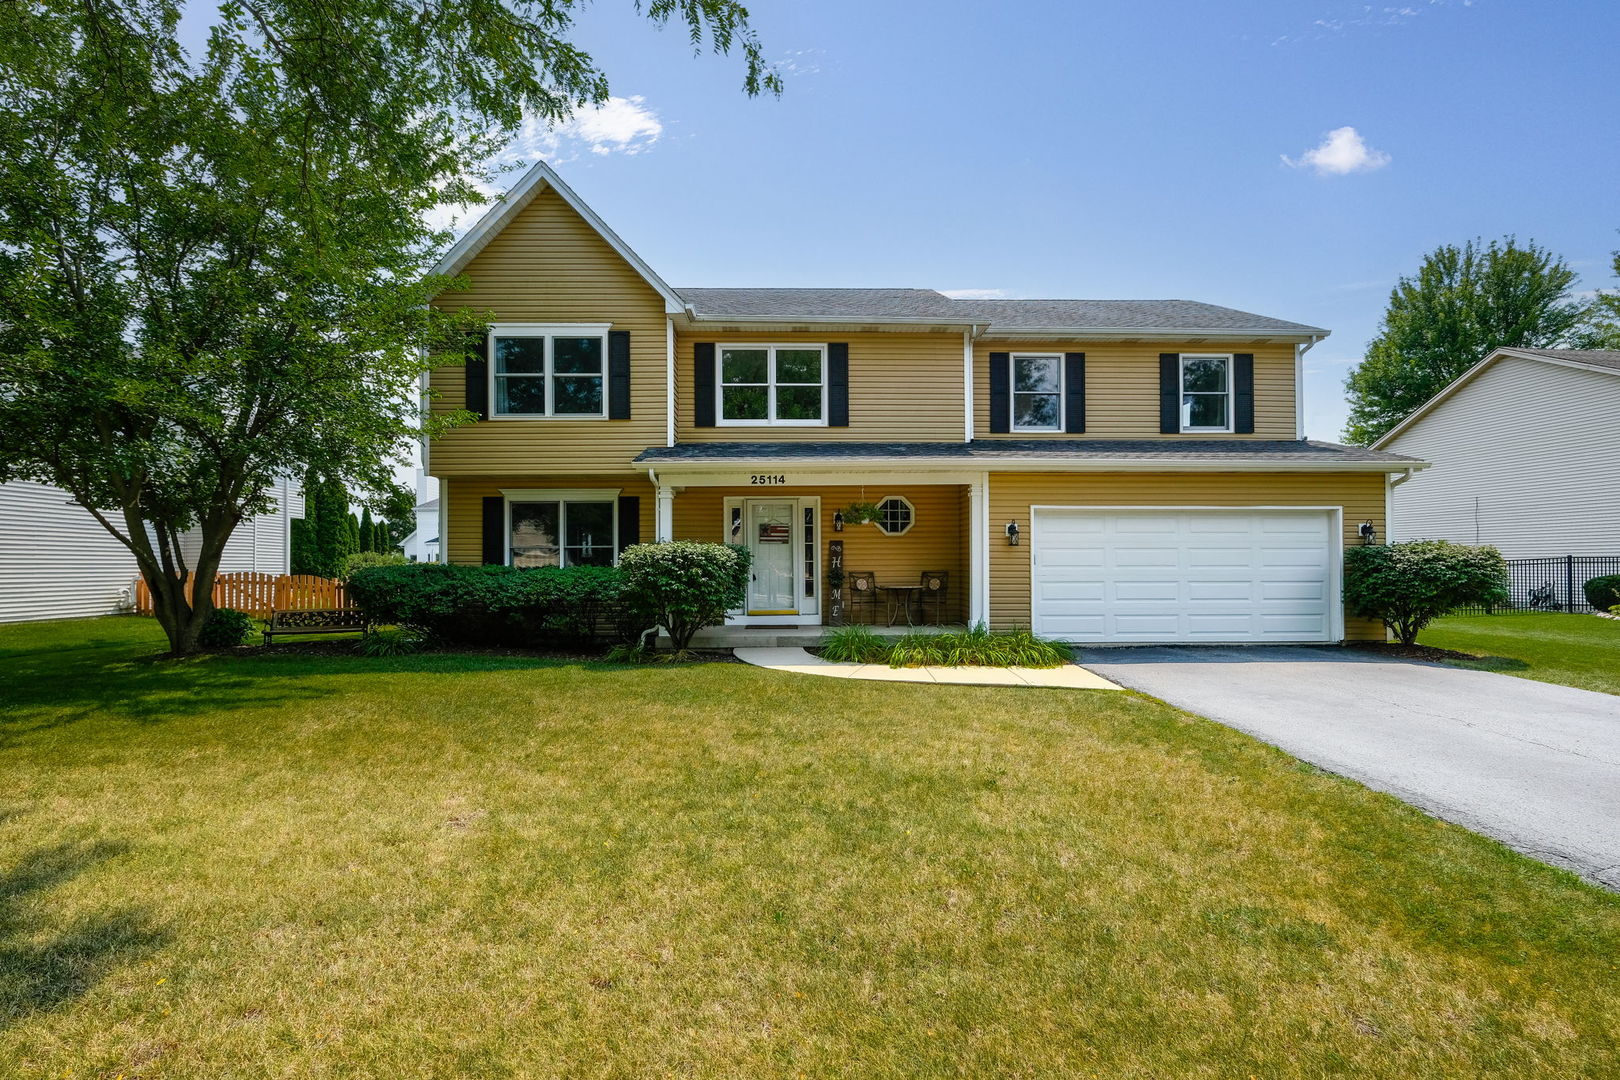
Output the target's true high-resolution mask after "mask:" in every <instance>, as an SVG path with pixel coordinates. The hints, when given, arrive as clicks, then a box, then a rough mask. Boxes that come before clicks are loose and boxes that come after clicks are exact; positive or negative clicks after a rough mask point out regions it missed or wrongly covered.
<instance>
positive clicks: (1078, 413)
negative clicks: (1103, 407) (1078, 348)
mask: <svg viewBox="0 0 1620 1080" xmlns="http://www.w3.org/2000/svg"><path fill="white" fill-rule="evenodd" d="M1063 430H1064V431H1066V432H1068V433H1069V434H1070V435H1079V434H1082V433H1083V432H1084V431H1085V430H1086V354H1085V353H1083V352H1072V353H1064V354H1063Z"/></svg>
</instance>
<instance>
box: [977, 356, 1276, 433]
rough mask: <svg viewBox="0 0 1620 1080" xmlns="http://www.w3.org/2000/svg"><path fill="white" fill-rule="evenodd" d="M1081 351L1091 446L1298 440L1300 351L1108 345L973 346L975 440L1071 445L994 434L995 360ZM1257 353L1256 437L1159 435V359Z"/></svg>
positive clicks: (1255, 360) (1255, 372)
mask: <svg viewBox="0 0 1620 1080" xmlns="http://www.w3.org/2000/svg"><path fill="white" fill-rule="evenodd" d="M992 352H1007V353H1056V354H1062V353H1066V352H1083V353H1085V354H1086V433H1085V435H1084V436H1083V437H1084V438H1088V439H1159V438H1177V439H1293V438H1296V437H1297V432H1296V429H1295V417H1294V347H1293V346H1292V345H1177V344H1141V343H1128V344H1120V343H1115V344H1109V343H1106V342H1104V343H1098V342H1084V343H1076V342H1073V341H1070V342H1061V341H1059V342H1052V341H1046V342H1008V341H996V340H995V339H993V338H986V339H983V340H980V341H976V342H974V343H973V436H974V438H976V439H1065V438H1075V436H1072V435H1065V434H1063V433H1061V432H1048V433H1042V432H1027V431H1026V432H1020V431H1012V432H1008V433H1007V434H1004V435H1003V434H991V432H990V354H991V353H992ZM1164 352H1187V353H1237V352H1245V353H1253V354H1254V434H1253V435H1229V434H1188V435H1179V434H1178V435H1174V436H1167V435H1163V434H1161V433H1160V431H1159V354H1160V353H1164Z"/></svg>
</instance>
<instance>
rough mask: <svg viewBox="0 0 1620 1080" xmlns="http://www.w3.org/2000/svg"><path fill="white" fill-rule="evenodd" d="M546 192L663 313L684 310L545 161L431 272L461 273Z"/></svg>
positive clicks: (530, 170) (501, 198)
mask: <svg viewBox="0 0 1620 1080" xmlns="http://www.w3.org/2000/svg"><path fill="white" fill-rule="evenodd" d="M548 189H549V190H551V191H555V192H556V193H557V196H558V197H559V198H561V199H562V201H563V202H565V203H567V204H568V207H569V209H571V210H573V211H574V213H576V214H578V215H579V216H580V217H581V218H583V219H584V220H585V224H587V225H589V226H590V227H591V228H592V229H593V230H594V231H595V232H596V234H597V235H598V236H600V237H601V238H602V239H603V240H605V241H607V245H608V246H609V247H611V248H612V249H613V250H614V252H616V253H617V254H618V256H619V257H620V258H622V259H623V260H624V261H625V262H627V263H629V264H630V266H631V268H632V269H634V270H635V271H636V273H637V274H639V275H641V278H642V280H643V281H645V282H646V283H647V284H648V285H650V286H652V288H653V291H655V292H657V293H658V295H659V296H660V297H662V298H663V300H664V310H665V312H667V313H670V314H677V313H679V312H681V311H684V310H686V305H685V304H684V303H683V302H682V301H681V298H680V296H678V295H677V294H676V292H675V290H674V289H671V288H670V287H669V286H668V285H667V284H665V283H664V279H663V278H661V277H659V276H658V273H657V271H655V270H654V269H653V268H652V267H651V266H648V265H647V263H646V261H645V260H643V259H642V257H641V256H640V255H637V254H636V253H635V252H634V251H633V250H631V248H630V245H629V244H626V243H625V242H624V241H623V240H621V239H619V234H618V233H616V232H614V231H613V230H612V229H611V228H609V227H608V224H607V222H605V221H603V220H602V219H601V217H600V216H598V214H597V213H596V211H595V210H592V209H591V208H590V205H589V204H587V203H586V202H585V200H584V199H581V198H580V197H579V196H578V195H576V194H575V193H574V189H573V188H571V187H569V186H568V185H567V184H566V183H564V182H563V178H562V177H561V176H558V175H557V170H556V169H554V168H552V167H551V166H550V165H549V164H547V163H546V162H544V161H536V162H535V163H534V164H533V165H531V166H529V168H528V170H527V171H526V172H524V174H523V175H522V176H520V177H518V181H517V183H515V184H513V185H512V187H511V188H510V189H509V190H507V191H506V192H505V194H502V195H499V196H497V197H496V198H495V201H494V202H493V204H492V205H491V206H490V207H489V209H488V210H486V211H484V215H483V216H482V217H480V218H479V219H478V220H477V221H476V222H474V223H473V227H472V228H470V229H468V230H467V232H466V233H465V235H463V236H462V237H461V239H459V240H457V241H456V242H455V243H454V244H452V245H451V247H450V250H449V251H447V252H445V253H444V258H442V259H440V260H439V262H438V264H437V265H436V266H434V268H433V272H434V273H435V274H444V275H447V276H454V275H456V274H459V273H461V271H463V270H465V269H466V268H467V264H468V263H470V262H472V261H473V258H474V257H475V256H476V255H477V254H478V253H479V252H480V251H483V250H484V248H485V247H487V246H488V245H489V242H490V241H491V240H493V239H495V237H496V235H497V234H499V233H500V231H501V230H502V229H504V228H506V226H507V225H509V224H510V223H511V221H512V219H513V218H515V217H517V216H518V214H520V213H522V212H523V209H524V208H525V207H526V206H528V205H529V204H530V203H531V202H533V201H534V200H535V198H536V197H537V196H538V195H540V194H541V193H542V192H544V191H546V190H548Z"/></svg>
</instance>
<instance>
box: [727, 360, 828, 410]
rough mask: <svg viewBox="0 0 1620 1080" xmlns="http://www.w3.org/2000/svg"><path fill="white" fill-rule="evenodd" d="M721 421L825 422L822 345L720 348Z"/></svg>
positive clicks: (825, 369) (825, 400) (825, 379)
mask: <svg viewBox="0 0 1620 1080" xmlns="http://www.w3.org/2000/svg"><path fill="white" fill-rule="evenodd" d="M715 392H716V393H717V394H719V397H720V401H719V406H720V407H719V409H718V410H717V417H718V420H719V422H720V423H722V424H800V425H824V424H826V422H827V349H826V347H825V346H822V345H722V346H721V347H720V378H719V379H718V380H717V385H716V387H715Z"/></svg>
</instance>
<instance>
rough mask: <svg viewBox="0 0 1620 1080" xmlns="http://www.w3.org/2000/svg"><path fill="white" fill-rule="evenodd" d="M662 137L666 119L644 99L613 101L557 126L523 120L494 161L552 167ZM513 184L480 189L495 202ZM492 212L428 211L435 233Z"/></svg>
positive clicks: (636, 148)
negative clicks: (513, 137) (532, 163)
mask: <svg viewBox="0 0 1620 1080" xmlns="http://www.w3.org/2000/svg"><path fill="white" fill-rule="evenodd" d="M663 134H664V124H663V121H661V120H659V118H658V113H657V112H656V111H654V110H653V109H651V108H649V107H648V106H647V99H646V98H644V97H641V96H640V95H634V96H632V97H627V98H624V97H610V98H608V99H607V101H606V102H605V103H603V104H602V105H601V106H599V107H597V108H592V109H582V110H580V111H579V112H577V113H575V114H574V115H573V116H571V117H569V119H568V120H566V121H564V122H563V123H561V124H558V125H556V126H554V127H553V126H549V125H547V124H545V123H543V122H541V121H538V120H534V119H529V120H525V121H524V122H523V126H522V127H521V128H519V129H518V134H517V138H515V139H513V140H512V144H511V145H510V146H508V147H507V148H506V150H505V151H504V152H502V153H500V154H498V155H496V157H495V163H496V164H498V165H511V164H514V163H516V164H524V163H527V162H531V161H537V160H540V159H544V160H546V161H549V162H550V163H551V164H553V165H565V164H567V163H568V162H570V161H576V160H578V158H579V157H580V155H581V154H582V153H590V154H597V155H601V156H606V155H609V154H625V155H635V154H639V153H641V152H642V151H644V150H648V149H651V148H652V146H653V145H654V144H655V143H657V142H658V140H659V139H660V138H661V137H662V136H663ZM514 175H521V174H514ZM511 182H512V181H511V179H508V180H507V182H506V184H505V185H503V186H500V187H496V186H492V185H489V184H483V183H480V184H478V185H477V186H478V187H479V189H480V190H482V191H483V193H484V194H485V195H486V196H489V197H491V198H493V197H494V196H496V195H499V194H500V193H501V192H502V191H504V190H505V187H507V186H510V184H511ZM488 208H489V206H488V204H487V203H486V204H485V205H482V206H470V207H469V206H460V205H455V204H451V203H441V204H440V205H438V206H436V207H434V208H433V210H431V211H429V212H428V214H427V221H428V224H429V225H430V226H431V227H433V228H435V229H451V230H453V231H454V232H456V233H457V234H460V233H461V232H463V231H465V230H466V228H467V226H469V225H470V224H471V223H472V222H473V221H475V220H477V218H478V217H480V216H482V215H483V213H484V212H485V211H486V210H488Z"/></svg>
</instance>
